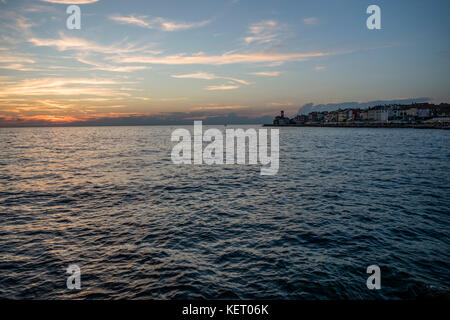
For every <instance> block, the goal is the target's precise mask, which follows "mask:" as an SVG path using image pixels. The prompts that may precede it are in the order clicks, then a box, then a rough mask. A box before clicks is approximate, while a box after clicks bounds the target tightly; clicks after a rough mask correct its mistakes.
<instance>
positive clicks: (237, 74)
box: [0, 0, 450, 126]
mask: <svg viewBox="0 0 450 320" xmlns="http://www.w3.org/2000/svg"><path fill="white" fill-rule="evenodd" d="M71 4H77V5H78V6H79V8H80V9H81V28H80V29H79V30H78V29H72V30H71V29H68V28H67V27H66V20H67V18H68V17H69V14H67V13H66V9H67V8H68V6H69V5H71ZM372 4H376V5H378V6H379V7H380V9H381V29H380V30H369V29H368V28H367V27H366V20H367V18H368V17H369V14H367V13H366V9H367V7H368V6H369V5H372ZM449 13H450V2H449V1H447V0H443V1H437V0H431V1H415V0H408V1H406V0H403V1H401V0H398V1H376V0H370V1H364V0H346V1H342V0H319V1H312V0H310V1H300V0H296V1H286V0H278V1H263V0H258V1H256V0H255V1H252V0H247V1H246V0H217V1H212V0H204V1H195V0H190V1H185V0H183V1H173V0H165V1H147V0H142V1H141V0H128V1H122V0H107V1H106V0H73V1H70V0H28V1H26V0H0V126H5V125H8V126H9V125H25V124H30V125H40V124H43V125H45V124H67V123H77V124H80V123H81V124H82V123H114V124H120V123H127V124H132V123H134V122H136V123H140V124H142V123H146V121H147V122H149V123H152V124H158V123H161V124H164V123H176V122H177V121H181V122H183V121H184V122H186V121H193V120H194V119H205V120H206V119H216V121H219V120H220V121H237V122H239V121H240V122H245V121H249V122H252V121H260V120H261V119H263V118H264V119H268V118H269V117H273V116H274V115H276V114H278V112H279V110H281V109H284V110H285V111H286V113H287V114H288V115H294V114H296V113H297V112H298V110H299V108H301V107H302V106H307V107H308V108H309V109H311V106H312V107H314V106H315V105H324V104H336V105H345V103H347V102H358V103H366V102H368V101H380V100H381V101H387V102H389V101H399V100H400V101H430V102H434V103H441V102H450V90H449V88H450V80H449V74H450V43H449V40H448V35H449V31H450V22H449ZM309 109H308V110H309ZM252 119H253V120H252Z"/></svg>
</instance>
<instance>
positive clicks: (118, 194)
mask: <svg viewBox="0 0 450 320" xmlns="http://www.w3.org/2000/svg"><path fill="white" fill-rule="evenodd" d="M173 129H174V128H171V127H92V128H20V129H19V128H17V129H6V128H1V129H0V148H1V150H2V152H1V153H0V168H1V171H0V183H1V189H0V223H1V227H0V247H1V251H0V297H2V298H163V299H165V298H281V299H303V298H307V299H311V298H312V299H326V298H377V297H382V298H411V297H415V296H421V295H442V294H444V295H447V296H448V294H449V288H448V283H450V281H449V280H450V279H449V276H448V274H449V263H450V257H449V253H450V250H449V249H450V243H449V239H448V230H449V222H450V218H449V209H448V208H450V198H449V197H448V194H449V191H450V187H449V185H450V184H449V183H450V178H449V172H450V139H449V138H450V136H449V134H450V132H446V131H438V130H413V129H340V128H285V129H281V130H280V170H279V173H278V175H276V176H261V175H260V174H259V171H260V166H259V165H245V166H242V165H232V166H226V165H224V166H206V165H202V166H188V165H184V166H175V165H173V164H172V163H171V160H170V152H171V147H172V146H173V144H174V143H171V142H170V133H171V132H172V130H173ZM205 129H206V128H205ZM72 263H74V264H78V265H79V266H80V267H81V272H82V276H81V284H82V289H81V290H80V291H70V290H68V289H67V288H66V278H67V276H68V275H67V274H66V273H65V272H66V268H67V266H68V265H69V264H72ZM371 264H378V265H379V266H380V267H381V270H382V274H381V276H382V281H381V283H382V289H381V290H380V291H376V292H375V291H369V290H368V289H367V288H366V284H365V282H366V279H367V277H368V275H367V274H366V273H365V271H366V267H367V266H369V265H371Z"/></svg>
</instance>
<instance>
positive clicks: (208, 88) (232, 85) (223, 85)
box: [205, 84, 239, 91]
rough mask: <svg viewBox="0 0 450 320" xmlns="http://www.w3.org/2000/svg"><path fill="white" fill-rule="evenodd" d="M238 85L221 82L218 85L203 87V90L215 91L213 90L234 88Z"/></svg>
mask: <svg viewBox="0 0 450 320" xmlns="http://www.w3.org/2000/svg"><path fill="white" fill-rule="evenodd" d="M238 88H239V86H238V85H234V84H228V85H227V84H221V85H218V86H208V87H206V88H205V90H208V91H215V90H234V89H238Z"/></svg>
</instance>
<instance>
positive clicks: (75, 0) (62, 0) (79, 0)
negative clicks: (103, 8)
mask: <svg viewBox="0 0 450 320" xmlns="http://www.w3.org/2000/svg"><path fill="white" fill-rule="evenodd" d="M41 1H43V2H49V3H59V4H89V3H94V2H98V1H99V0H41Z"/></svg>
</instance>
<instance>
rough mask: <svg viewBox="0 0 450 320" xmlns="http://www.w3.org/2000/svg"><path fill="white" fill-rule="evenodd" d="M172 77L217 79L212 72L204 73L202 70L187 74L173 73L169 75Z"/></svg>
mask: <svg viewBox="0 0 450 320" xmlns="http://www.w3.org/2000/svg"><path fill="white" fill-rule="evenodd" d="M171 77H172V78H177V79H202V80H213V79H217V78H218V77H217V76H216V75H214V74H212V73H204V72H197V73H189V74H175V75H172V76H171Z"/></svg>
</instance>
